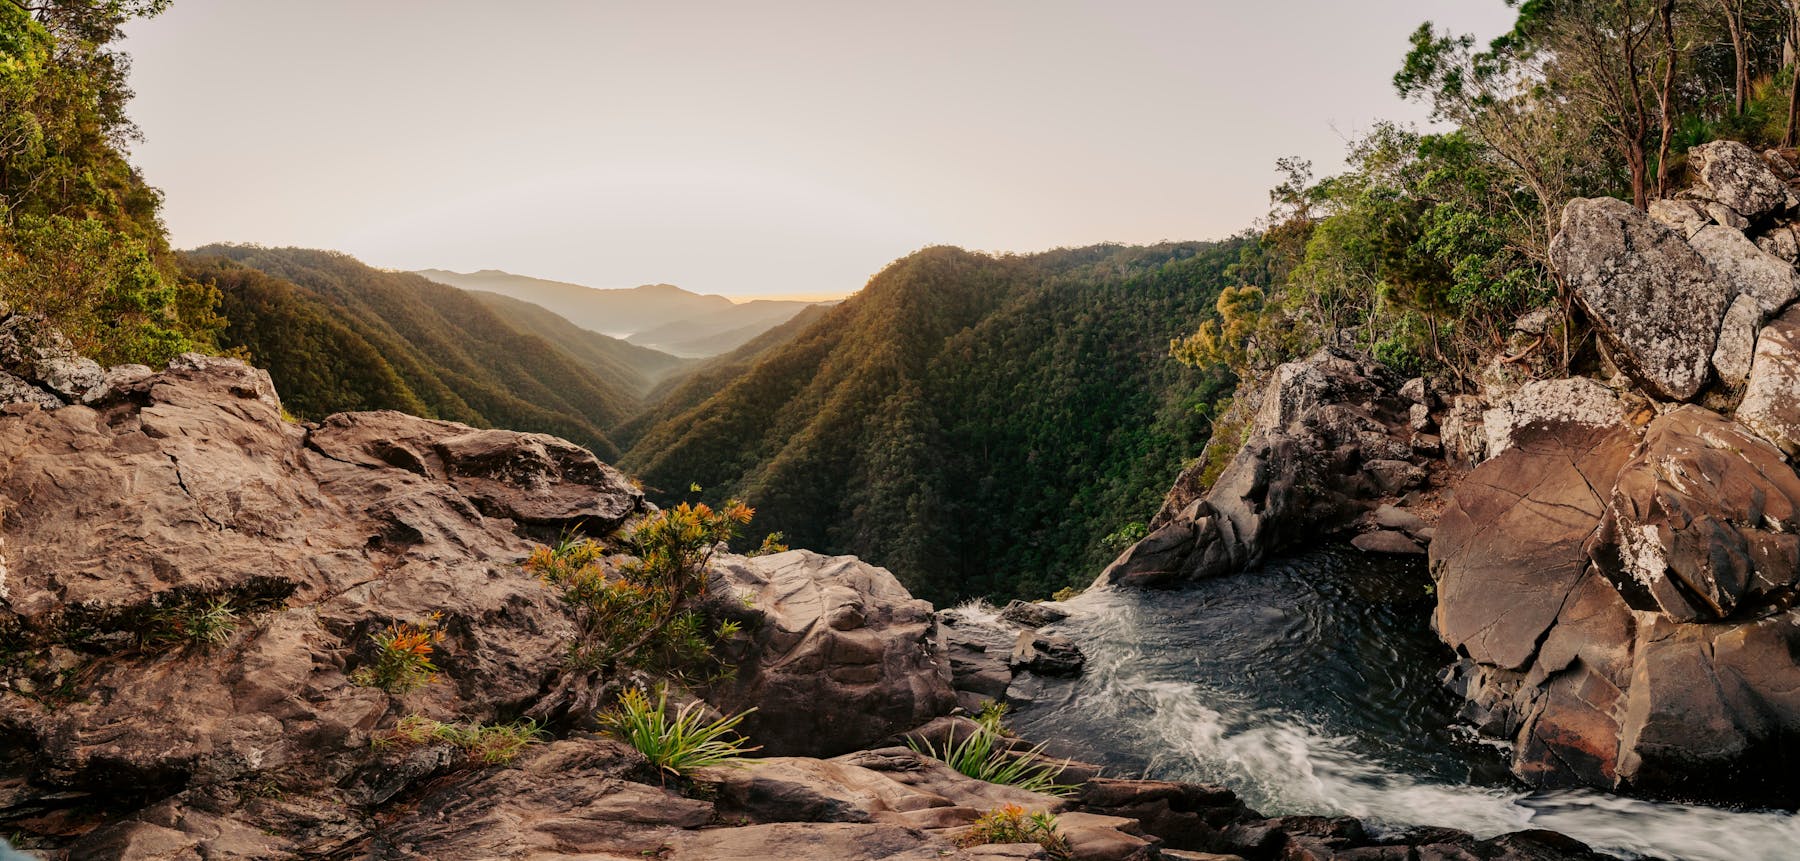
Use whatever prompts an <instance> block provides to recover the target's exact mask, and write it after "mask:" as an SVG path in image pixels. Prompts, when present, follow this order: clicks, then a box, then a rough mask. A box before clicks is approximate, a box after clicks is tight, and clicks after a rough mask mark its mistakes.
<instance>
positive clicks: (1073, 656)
mask: <svg viewBox="0 0 1800 861" xmlns="http://www.w3.org/2000/svg"><path fill="white" fill-rule="evenodd" d="M1011 663H1012V666H1013V669H1015V670H1028V671H1030V672H1033V673H1037V674H1038V675H1040V676H1073V675H1079V674H1080V673H1081V667H1082V665H1083V664H1085V663H1087V657H1086V656H1084V655H1083V654H1081V649H1080V648H1079V647H1078V646H1076V645H1075V643H1074V641H1072V640H1070V639H1069V638H1068V637H1065V636H1062V635H1061V634H1049V635H1045V634H1040V633H1037V632H1035V631H1020V632H1019V638H1018V640H1017V641H1015V642H1014V644H1013V651H1012V661H1011Z"/></svg>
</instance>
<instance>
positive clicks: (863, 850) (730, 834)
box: [659, 822, 956, 861]
mask: <svg viewBox="0 0 1800 861" xmlns="http://www.w3.org/2000/svg"><path fill="white" fill-rule="evenodd" d="M955 854H956V850H955V848H954V845H953V844H952V843H951V842H950V841H949V840H947V839H944V838H942V837H933V836H930V835H927V834H925V833H924V832H922V831H918V830H916V829H912V828H906V827H904V826H899V825H880V824H870V825H857V824H848V823H832V824H824V825H814V824H807V823H786V822H784V823H777V824H771V825H751V826H746V827H742V828H718V829H712V830H708V831H693V832H684V833H682V834H681V835H680V836H679V837H678V839H673V840H670V841H669V843H668V851H667V852H666V853H664V854H661V855H660V856H659V857H661V858H666V859H668V861H719V859H723V858H730V859H732V861H793V859H796V858H818V859H825V858H830V859H832V861H939V859H942V858H945V857H951V856H954V855H955Z"/></svg>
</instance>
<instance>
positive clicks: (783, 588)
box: [709, 550, 956, 756]
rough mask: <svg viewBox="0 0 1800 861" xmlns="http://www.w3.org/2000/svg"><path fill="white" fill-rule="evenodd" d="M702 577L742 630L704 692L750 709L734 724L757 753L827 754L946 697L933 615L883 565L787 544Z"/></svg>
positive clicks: (903, 725) (949, 697) (909, 722)
mask: <svg viewBox="0 0 1800 861" xmlns="http://www.w3.org/2000/svg"><path fill="white" fill-rule="evenodd" d="M714 577H715V584H716V586H724V587H725V588H723V589H720V588H716V587H715V588H714V589H713V592H714V594H722V595H724V596H727V597H726V598H725V599H724V600H723V601H721V602H720V606H719V607H718V608H717V610H716V612H717V613H718V614H719V615H721V616H725V617H727V618H733V617H735V618H738V619H740V620H741V621H743V622H744V623H745V626H744V627H745V630H746V631H750V632H751V637H752V639H751V641H750V643H749V644H748V645H747V648H746V650H745V651H744V653H743V654H742V655H741V656H734V657H738V660H737V663H736V666H737V673H736V678H735V679H734V680H733V681H731V682H728V683H724V684H720V685H715V686H713V688H712V690H711V691H710V693H709V699H710V701H711V702H713V703H714V704H716V705H717V706H719V707H720V708H722V709H724V710H725V711H739V710H742V709H745V708H751V707H755V708H757V711H756V712H755V713H753V714H751V715H750V716H749V718H747V719H746V720H745V722H744V725H743V727H744V731H745V732H746V733H747V734H748V735H749V736H750V737H751V738H754V739H756V740H757V743H759V744H761V745H762V747H763V751H764V753H766V754H770V755H775V756H833V755H836V754H841V753H845V752H848V751H852V750H856V749H858V748H862V747H865V746H867V745H869V744H870V743H873V742H876V741H879V740H881V739H884V738H887V737H888V736H891V735H893V734H894V733H896V732H899V731H901V730H904V729H908V728H911V727H915V726H918V725H919V724H922V723H925V722H926V721H929V720H931V719H932V718H934V717H937V716H939V715H943V714H948V713H949V712H950V710H951V709H953V708H955V707H956V696H955V693H954V692H953V691H952V690H951V687H950V664H949V662H948V661H946V660H945V659H944V655H943V652H944V644H943V636H942V633H941V632H940V631H939V629H938V619H937V615H936V614H935V613H934V612H933V611H932V607H931V605H930V604H929V603H927V602H925V601H919V600H915V599H914V598H913V597H912V596H911V595H910V594H908V593H907V591H906V588H905V587H903V586H901V585H900V581H899V580H896V579H894V575H893V574H891V573H889V572H888V570H887V569H885V568H878V567H876V566H873V565H870V564H868V563H866V562H863V561H861V560H859V559H857V558H856V557H854V556H821V555H819V554H817V553H813V552H811V551H807V550H790V551H787V552H785V553H777V554H774V555H770V556H758V557H752V558H745V557H734V558H730V559H727V560H725V561H724V562H722V563H720V564H719V565H717V566H715V567H714Z"/></svg>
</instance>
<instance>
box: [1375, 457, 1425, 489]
mask: <svg viewBox="0 0 1800 861" xmlns="http://www.w3.org/2000/svg"><path fill="white" fill-rule="evenodd" d="M1411 449H1412V447H1411V446H1407V448H1406V450H1407V451H1408V452H1410V451H1411ZM1363 472H1364V473H1365V474H1367V475H1368V476H1369V478H1370V479H1372V480H1373V481H1374V483H1375V488H1376V489H1377V490H1379V491H1381V493H1383V494H1387V495H1393V494H1398V493H1404V492H1406V491H1408V490H1412V489H1413V488H1416V487H1424V486H1425V480H1426V478H1427V477H1428V476H1427V474H1426V472H1425V468H1424V467H1422V466H1419V465H1418V464H1415V463H1409V462H1407V461H1404V460H1398V459H1393V458H1378V459H1376V460H1371V461H1369V462H1367V463H1365V464H1363Z"/></svg>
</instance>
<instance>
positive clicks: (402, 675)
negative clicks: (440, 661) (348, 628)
mask: <svg viewBox="0 0 1800 861" xmlns="http://www.w3.org/2000/svg"><path fill="white" fill-rule="evenodd" d="M442 618H443V614H441V613H433V614H431V615H430V616H428V617H426V619H425V621H423V622H394V623H392V624H390V625H388V626H387V627H385V628H382V629H381V630H379V631H376V632H375V633H373V634H370V635H369V639H370V640H373V641H374V643H375V657H374V659H373V660H371V661H370V662H369V663H367V664H365V665H364V666H362V667H361V668H359V669H358V670H357V671H356V672H355V673H352V674H351V676H350V681H351V682H353V683H355V684H358V685H362V686H364V687H371V688H380V689H382V690H384V691H387V692H388V693H390V694H404V693H407V692H409V691H413V690H417V689H419V688H422V687H424V686H425V685H428V684H430V683H432V682H433V681H435V680H436V679H437V675H438V668H437V665H436V664H433V663H432V662H431V656H432V653H433V652H434V651H435V650H436V648H437V645H438V644H439V643H441V642H443V640H444V633H443V632H442V631H440V630H438V627H437V625H438V622H439V621H441V620H442Z"/></svg>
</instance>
